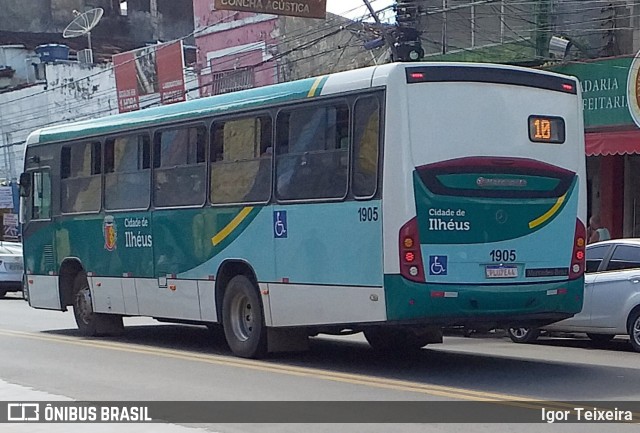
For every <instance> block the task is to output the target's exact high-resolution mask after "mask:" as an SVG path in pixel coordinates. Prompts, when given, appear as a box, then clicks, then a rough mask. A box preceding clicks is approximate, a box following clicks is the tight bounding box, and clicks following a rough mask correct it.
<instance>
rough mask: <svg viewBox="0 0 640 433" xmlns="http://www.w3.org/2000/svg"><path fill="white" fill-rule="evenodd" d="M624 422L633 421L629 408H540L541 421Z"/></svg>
mask: <svg viewBox="0 0 640 433" xmlns="http://www.w3.org/2000/svg"><path fill="white" fill-rule="evenodd" d="M574 420H575V421H578V422H585V421H586V422H592V421H595V422H602V421H604V422H606V421H612V422H616V421H618V422H625V421H633V412H631V411H630V410H620V409H618V408H617V407H616V408H614V409H598V408H595V407H594V408H592V409H587V408H584V407H574V408H573V410H553V409H546V408H544V407H543V408H542V421H546V422H548V423H549V424H552V423H554V422H572V421H574Z"/></svg>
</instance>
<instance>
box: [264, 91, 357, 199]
mask: <svg viewBox="0 0 640 433" xmlns="http://www.w3.org/2000/svg"><path fill="white" fill-rule="evenodd" d="M276 134H277V149H276V179H277V184H276V192H277V197H278V199H281V200H301V199H323V198H343V197H345V196H346V193H347V180H348V165H349V143H350V129H349V108H348V106H347V105H346V104H343V103H336V104H334V105H331V106H324V107H322V106H317V107H311V108H295V109H292V110H286V111H282V112H281V113H280V114H278V121H277V126H276Z"/></svg>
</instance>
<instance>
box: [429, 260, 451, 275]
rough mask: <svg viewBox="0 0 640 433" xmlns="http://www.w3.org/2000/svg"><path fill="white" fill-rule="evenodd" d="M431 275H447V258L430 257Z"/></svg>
mask: <svg viewBox="0 0 640 433" xmlns="http://www.w3.org/2000/svg"><path fill="white" fill-rule="evenodd" d="M429 275H447V256H429Z"/></svg>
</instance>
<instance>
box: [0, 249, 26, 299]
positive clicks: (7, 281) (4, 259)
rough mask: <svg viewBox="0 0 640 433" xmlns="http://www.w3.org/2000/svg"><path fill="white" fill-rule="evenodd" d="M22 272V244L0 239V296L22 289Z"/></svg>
mask: <svg viewBox="0 0 640 433" xmlns="http://www.w3.org/2000/svg"><path fill="white" fill-rule="evenodd" d="M23 273H24V265H23V262H22V244H21V243H18V242H3V241H0V298H4V296H5V295H6V294H7V292H20V291H22V276H23Z"/></svg>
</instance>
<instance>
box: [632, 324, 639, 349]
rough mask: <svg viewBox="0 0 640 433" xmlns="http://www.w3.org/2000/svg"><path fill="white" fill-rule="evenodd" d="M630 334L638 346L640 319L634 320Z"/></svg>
mask: <svg viewBox="0 0 640 433" xmlns="http://www.w3.org/2000/svg"><path fill="white" fill-rule="evenodd" d="M631 334H632V335H631V338H633V341H635V343H636V345H638V346H640V317H638V318H636V321H635V322H633V330H632V332H631Z"/></svg>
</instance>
